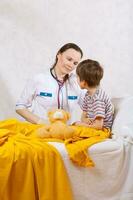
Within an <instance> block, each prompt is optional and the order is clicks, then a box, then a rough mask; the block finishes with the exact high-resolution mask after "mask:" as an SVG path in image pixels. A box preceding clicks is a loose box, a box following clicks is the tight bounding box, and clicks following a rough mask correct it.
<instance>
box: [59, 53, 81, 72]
mask: <svg viewBox="0 0 133 200" xmlns="http://www.w3.org/2000/svg"><path fill="white" fill-rule="evenodd" d="M57 58H58V61H57V64H56V67H57V68H58V71H60V73H61V74H62V75H66V74H69V73H70V72H72V71H73V70H74V69H75V68H76V66H77V64H78V63H79V61H80V60H81V53H80V52H78V51H76V50H75V49H68V50H66V51H65V52H63V53H59V54H58V55H57Z"/></svg>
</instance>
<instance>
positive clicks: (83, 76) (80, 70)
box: [76, 59, 104, 87]
mask: <svg viewBox="0 0 133 200" xmlns="http://www.w3.org/2000/svg"><path fill="white" fill-rule="evenodd" d="M76 73H77V75H78V77H79V79H80V81H85V82H86V83H87V84H88V86H89V87H96V86H98V85H99V84H100V80H101V79H102V77H103V73H104V71H103V68H102V67H101V66H100V64H99V63H98V62H97V61H95V60H90V59H87V60H84V61H82V62H81V63H79V64H78V66H77V69H76Z"/></svg>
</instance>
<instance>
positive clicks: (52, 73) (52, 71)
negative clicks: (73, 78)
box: [50, 68, 69, 110]
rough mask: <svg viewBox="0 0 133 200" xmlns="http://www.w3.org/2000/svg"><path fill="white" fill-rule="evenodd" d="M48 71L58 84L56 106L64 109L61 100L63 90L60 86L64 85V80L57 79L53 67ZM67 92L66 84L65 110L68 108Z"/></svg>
mask: <svg viewBox="0 0 133 200" xmlns="http://www.w3.org/2000/svg"><path fill="white" fill-rule="evenodd" d="M50 73H51V75H52V76H53V78H54V79H55V80H56V81H57V83H58V86H59V87H58V92H57V104H58V105H57V106H58V109H65V108H64V103H63V101H64V99H63V92H62V87H63V86H64V84H65V81H60V80H58V78H57V75H56V73H55V70H54V68H51V69H50ZM65 86H66V85H65ZM67 93H68V92H67V86H66V101H67V102H66V103H67V110H69V106H68V97H67V96H68V95H67ZM60 94H61V97H60Z"/></svg>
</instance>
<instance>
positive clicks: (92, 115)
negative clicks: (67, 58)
mask: <svg viewBox="0 0 133 200" xmlns="http://www.w3.org/2000/svg"><path fill="white" fill-rule="evenodd" d="M76 73H77V79H78V84H79V86H80V88H81V89H87V92H86V95H85V97H84V100H83V103H82V105H81V109H82V110H83V113H82V116H81V122H76V125H79V126H80V125H81V126H82V125H83V126H88V127H93V128H96V129H102V128H109V129H110V128H111V126H112V122H113V105H112V103H111V100H110V98H109V97H108V96H107V94H106V93H105V92H104V91H103V90H102V89H101V88H100V81H101V79H102V77H103V68H102V67H101V66H100V64H99V63H98V62H97V61H94V60H90V59H87V60H84V61H82V62H81V63H80V64H79V65H78V66H77V69H76Z"/></svg>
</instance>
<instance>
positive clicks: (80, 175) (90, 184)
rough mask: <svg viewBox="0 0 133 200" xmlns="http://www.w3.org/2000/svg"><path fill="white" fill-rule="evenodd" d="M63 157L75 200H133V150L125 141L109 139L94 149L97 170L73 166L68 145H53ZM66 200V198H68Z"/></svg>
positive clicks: (92, 154) (96, 145) (92, 149)
mask: <svg viewBox="0 0 133 200" xmlns="http://www.w3.org/2000/svg"><path fill="white" fill-rule="evenodd" d="M51 144H52V145H53V146H54V147H56V148H57V150H58V151H59V152H60V153H61V155H62V158H63V160H64V163H65V166H66V170H67V173H68V176H69V178H70V182H71V186H72V190H73V194H74V200H133V181H132V180H133V146H132V144H131V143H128V142H126V141H125V140H124V139H123V138H117V139H108V140H106V141H105V142H101V143H98V144H95V145H93V146H92V147H90V149H89V150H88V151H89V154H90V156H91V158H92V159H93V161H94V162H95V167H91V168H83V167H78V166H76V165H75V164H73V163H72V162H71V161H70V160H69V157H68V155H67V152H66V149H65V146H64V144H62V143H56V142H51ZM64 199H65V197H64Z"/></svg>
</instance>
